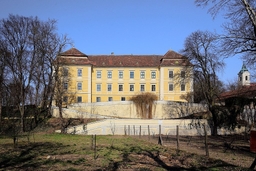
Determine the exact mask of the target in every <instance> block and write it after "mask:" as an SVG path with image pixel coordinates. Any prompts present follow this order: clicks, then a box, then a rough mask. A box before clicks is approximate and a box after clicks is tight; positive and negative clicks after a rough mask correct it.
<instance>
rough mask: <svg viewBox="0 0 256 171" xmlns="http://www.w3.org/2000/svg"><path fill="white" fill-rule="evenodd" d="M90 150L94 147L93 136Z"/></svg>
mask: <svg viewBox="0 0 256 171" xmlns="http://www.w3.org/2000/svg"><path fill="white" fill-rule="evenodd" d="M91 145H92V146H91V149H92V150H93V147H94V135H92V144H91Z"/></svg>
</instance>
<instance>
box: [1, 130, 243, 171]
mask: <svg viewBox="0 0 256 171" xmlns="http://www.w3.org/2000/svg"><path fill="white" fill-rule="evenodd" d="M96 140H97V141H96V149H93V148H92V136H89V135H88V136H79V135H67V134H45V133H36V134H34V138H30V142H27V139H26V137H22V138H20V139H19V142H18V146H17V147H16V148H14V147H13V144H12V140H11V139H9V138H7V137H3V136H2V137H0V170H159V171H161V170H241V169H242V168H241V167H237V166H234V165H231V164H229V163H226V162H223V161H221V160H214V159H211V158H210V159H208V158H206V157H205V156H203V155H197V154H195V153H187V152H182V151H181V152H179V153H177V152H176V150H175V148H174V149H172V148H170V147H167V146H159V145H157V144H154V143H152V142H147V141H145V140H143V139H137V138H134V137H124V136H111V135H109V136H97V137H96Z"/></svg>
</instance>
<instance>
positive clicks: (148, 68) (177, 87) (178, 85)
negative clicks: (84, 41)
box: [58, 48, 193, 103]
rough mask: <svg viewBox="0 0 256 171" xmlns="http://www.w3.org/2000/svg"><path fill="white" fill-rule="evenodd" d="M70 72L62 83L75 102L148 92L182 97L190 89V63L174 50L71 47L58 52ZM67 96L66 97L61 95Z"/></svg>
mask: <svg viewBox="0 0 256 171" xmlns="http://www.w3.org/2000/svg"><path fill="white" fill-rule="evenodd" d="M58 59H60V61H61V64H62V66H63V67H65V68H66V69H67V71H68V73H69V75H70V81H69V82H67V83H64V87H65V88H66V89H67V90H68V91H69V92H72V93H74V94H75V96H76V99H75V102H77V103H91V102H107V101H128V100H129V99H130V97H132V96H134V95H136V94H139V93H142V92H151V93H154V94H156V95H157V97H158V100H165V101H183V102H185V101H186V100H185V99H184V98H182V95H186V94H187V93H192V92H193V72H192V64H191V63H190V62H189V61H188V59H187V58H186V57H184V56H182V55H180V54H178V53H176V52H174V51H168V52H167V53H166V54H165V55H114V54H111V55H86V54H84V53H82V52H80V51H79V50H77V49H76V48H71V49H69V50H67V51H65V52H63V53H61V54H60V55H59V56H58ZM65 100H67V97H65Z"/></svg>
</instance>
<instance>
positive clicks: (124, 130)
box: [124, 125, 127, 136]
mask: <svg viewBox="0 0 256 171" xmlns="http://www.w3.org/2000/svg"><path fill="white" fill-rule="evenodd" d="M126 133H127V132H126V125H124V136H126Z"/></svg>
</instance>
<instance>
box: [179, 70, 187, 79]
mask: <svg viewBox="0 0 256 171" xmlns="http://www.w3.org/2000/svg"><path fill="white" fill-rule="evenodd" d="M185 77H186V72H185V71H180V78H183V79H184V78H185Z"/></svg>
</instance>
